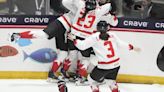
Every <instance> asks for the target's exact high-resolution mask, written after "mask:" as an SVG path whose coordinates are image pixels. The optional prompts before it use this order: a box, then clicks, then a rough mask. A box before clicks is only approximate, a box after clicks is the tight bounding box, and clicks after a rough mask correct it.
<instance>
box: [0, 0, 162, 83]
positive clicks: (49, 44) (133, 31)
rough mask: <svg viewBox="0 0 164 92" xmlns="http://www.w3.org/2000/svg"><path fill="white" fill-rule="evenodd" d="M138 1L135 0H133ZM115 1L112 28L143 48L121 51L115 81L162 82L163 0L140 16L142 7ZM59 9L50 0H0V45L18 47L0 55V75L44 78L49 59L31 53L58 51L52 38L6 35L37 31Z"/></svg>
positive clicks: (56, 15) (42, 27) (57, 12)
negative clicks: (17, 38) (16, 38)
mask: <svg viewBox="0 0 164 92" xmlns="http://www.w3.org/2000/svg"><path fill="white" fill-rule="evenodd" d="M139 1H140V0H135V2H136V3H138V2H139ZM115 2H116V3H117V4H118V6H117V7H116V8H117V11H116V14H117V16H118V18H119V24H118V26H117V27H114V28H112V32H114V33H116V34H117V35H118V36H119V37H120V38H121V39H123V40H125V41H127V42H129V43H131V44H134V45H136V46H138V47H140V48H141V49H142V51H141V52H140V53H136V52H133V51H130V52H129V51H126V50H121V51H120V53H121V69H120V71H119V76H118V79H117V81H118V82H133V83H161V84H164V16H163V15H162V13H161V12H163V11H164V7H163V5H164V1H163V0H152V3H153V6H155V8H154V7H151V10H152V12H153V14H154V13H155V15H153V16H143V11H139V10H135V9H134V10H133V9H132V10H130V11H131V13H130V14H126V12H125V10H123V9H124V8H122V7H124V5H125V2H124V1H122V0H116V1H115ZM36 3H38V4H36ZM41 3H42V8H41V9H39V10H37V7H36V6H37V5H38V6H40V7H41ZM133 6H135V5H133ZM145 9H146V8H145ZM148 10H149V9H148ZM36 11H37V12H36ZM38 11H39V13H38ZM156 11H158V12H156ZM62 13H63V12H59V11H53V9H51V8H50V1H49V0H0V32H1V33H0V41H1V42H0V45H1V47H2V46H6V45H7V46H12V47H14V48H16V50H17V51H18V54H16V55H14V56H9V57H0V78H2V79H3V78H5V79H6V78H9V79H15V78H16V79H20V78H21V79H22V78H23V79H27V78H30V79H46V78H47V72H48V71H49V69H50V68H51V64H52V62H47V61H42V60H40V59H38V58H37V57H33V55H35V54H38V52H39V51H42V52H43V53H39V55H41V54H46V53H47V52H46V50H45V49H51V50H54V51H55V52H56V53H57V52H58V50H57V49H56V48H55V39H52V40H47V39H32V40H26V39H22V40H20V41H18V42H11V41H9V40H8V38H9V34H11V33H13V32H23V31H38V32H39V31H41V30H43V29H44V28H45V27H46V25H47V24H48V23H49V22H51V21H53V20H55V19H56V18H57V17H58V16H60V15H62ZM129 15H130V16H129ZM92 62H94V60H92ZM92 66H93V65H92ZM74 67H75V64H74V65H73V66H72V67H71V69H70V71H71V72H72V71H75V68H74ZM90 70H91V69H89V71H90Z"/></svg>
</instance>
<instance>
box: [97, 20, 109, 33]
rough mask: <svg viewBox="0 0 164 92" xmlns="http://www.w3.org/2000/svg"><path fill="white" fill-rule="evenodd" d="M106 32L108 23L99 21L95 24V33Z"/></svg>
mask: <svg viewBox="0 0 164 92" xmlns="http://www.w3.org/2000/svg"><path fill="white" fill-rule="evenodd" d="M107 30H108V23H107V22H106V21H99V22H98V23H97V31H100V32H102V33H104V32H107Z"/></svg>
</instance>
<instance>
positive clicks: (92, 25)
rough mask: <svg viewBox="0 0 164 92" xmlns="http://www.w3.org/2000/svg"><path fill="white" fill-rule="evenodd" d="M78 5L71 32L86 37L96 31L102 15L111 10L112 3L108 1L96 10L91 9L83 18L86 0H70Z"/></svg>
mask: <svg viewBox="0 0 164 92" xmlns="http://www.w3.org/2000/svg"><path fill="white" fill-rule="evenodd" d="M71 1H73V2H72V3H73V4H74V5H75V6H76V7H77V12H76V15H75V17H74V18H73V21H72V27H71V33H72V34H74V35H76V36H78V37H81V38H86V37H88V36H90V35H91V34H92V33H94V32H95V31H96V25H97V23H98V22H99V20H100V18H101V16H102V15H104V14H106V13H108V12H109V10H110V8H111V4H110V3H107V4H105V5H102V6H97V7H96V9H95V10H92V11H89V12H88V13H87V15H86V16H85V18H82V16H83V14H84V12H85V1H84V0H70V2H71Z"/></svg>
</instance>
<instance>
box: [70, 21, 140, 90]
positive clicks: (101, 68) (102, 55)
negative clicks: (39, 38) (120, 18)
mask: <svg viewBox="0 0 164 92" xmlns="http://www.w3.org/2000/svg"><path fill="white" fill-rule="evenodd" d="M108 29H109V25H108V23H107V22H106V21H100V22H99V23H98V24H97V31H99V32H97V33H95V34H92V35H91V36H90V37H88V38H86V39H85V40H79V39H75V36H74V35H72V34H69V35H68V38H69V39H71V40H73V41H74V44H75V46H76V47H77V48H79V49H80V50H85V49H88V48H90V47H92V48H93V50H94V52H95V55H96V57H97V58H98V62H97V65H96V67H95V68H94V69H93V70H92V72H91V73H90V75H89V76H88V81H89V83H90V85H91V89H92V92H100V90H99V85H97V84H96V82H103V81H104V80H105V81H106V84H107V85H108V87H109V88H110V89H111V91H112V92H119V90H118V85H117V83H116V77H117V74H118V71H119V68H120V63H119V60H120V57H119V53H118V50H119V49H120V48H122V49H129V50H134V51H140V48H138V47H135V46H133V45H131V44H128V43H126V42H123V41H122V40H120V39H119V38H118V37H117V36H116V35H115V34H114V33H111V32H110V31H108V32H107V30H108Z"/></svg>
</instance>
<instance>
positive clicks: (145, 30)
mask: <svg viewBox="0 0 164 92" xmlns="http://www.w3.org/2000/svg"><path fill="white" fill-rule="evenodd" d="M0 28H35V29H44V28H46V26H41V25H0ZM111 30H112V31H121V32H141V33H156V34H164V30H163V31H162V30H149V29H128V28H111ZM80 31H82V30H80ZM88 34H90V32H89V33H88Z"/></svg>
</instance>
